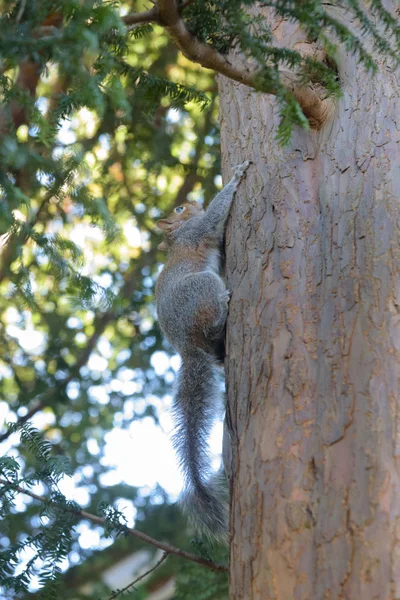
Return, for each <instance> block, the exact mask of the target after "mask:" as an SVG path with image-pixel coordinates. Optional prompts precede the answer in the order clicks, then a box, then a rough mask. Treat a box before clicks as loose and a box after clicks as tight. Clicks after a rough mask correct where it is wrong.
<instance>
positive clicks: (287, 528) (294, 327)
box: [220, 25, 400, 600]
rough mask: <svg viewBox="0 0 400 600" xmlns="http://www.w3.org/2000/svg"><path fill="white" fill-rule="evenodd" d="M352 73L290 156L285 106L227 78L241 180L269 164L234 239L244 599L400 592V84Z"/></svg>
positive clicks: (235, 409)
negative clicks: (324, 117)
mask: <svg viewBox="0 0 400 600" xmlns="http://www.w3.org/2000/svg"><path fill="white" fill-rule="evenodd" d="M285 27H287V29H286V33H285V36H286V35H287V36H288V37H286V39H289V38H290V41H291V44H292V46H293V40H294V41H295V43H298V42H299V36H300V32H299V31H297V32H296V31H295V29H294V26H292V25H291V26H285ZM290 28H291V29H290ZM285 36H284V37H285ZM339 74H340V78H341V83H342V87H343V91H344V96H343V98H342V99H341V100H340V101H339V102H338V105H337V109H336V112H335V115H334V116H333V118H332V119H331V120H330V121H329V122H328V123H327V124H325V125H324V127H323V129H322V130H321V131H319V132H312V133H310V134H308V133H305V132H302V131H295V132H294V135H293V138H292V141H291V143H290V145H289V147H287V148H285V149H284V148H282V147H279V146H278V144H277V143H276V141H275V135H276V128H277V125H278V114H277V108H276V100H275V99H274V98H273V97H272V96H267V95H261V94H257V93H256V92H254V91H252V90H250V89H249V88H247V87H245V86H243V85H241V84H238V83H236V82H233V81H231V80H228V79H226V78H224V77H220V92H221V134H222V153H223V165H224V175H225V178H227V177H228V175H229V174H230V169H231V167H232V166H234V165H235V164H237V163H240V162H241V161H243V160H245V159H250V160H252V161H253V163H254V164H253V166H252V167H251V168H250V170H249V172H248V175H247V177H246V180H245V183H243V184H242V186H241V188H240V190H239V193H238V195H237V197H236V200H235V204H234V207H233V210H232V213H231V215H232V218H231V221H230V225H229V228H228V232H227V275H228V285H229V288H230V289H231V290H232V291H233V295H232V299H231V303H230V314H229V320H228V328H227V352H228V357H227V361H226V365H227V384H228V410H229V416H230V421H231V427H232V431H231V438H232V439H231V443H232V465H231V468H232V471H233V479H232V483H231V492H232V499H231V542H232V543H231V555H230V560H231V596H230V597H231V598H232V599H235V600H241V599H246V600H249V599H262V600H268V599H274V600H291V599H296V600H336V599H350V600H353V599H355V600H361V599H362V600H371V599H379V600H389V599H390V600H394V599H398V598H400V472H399V466H400V465H399V456H400V399H399V376H400V277H399V265H400V247H399V242H400V211H399V200H400V78H399V74H398V73H397V74H396V73H394V72H392V71H390V70H389V69H387V68H386V67H385V66H384V65H382V64H381V63H380V69H379V72H378V74H377V75H376V76H375V78H372V77H370V76H368V75H367V74H366V73H365V72H364V71H363V70H362V68H361V67H360V66H358V65H357V62H356V59H355V58H354V57H352V56H350V55H347V54H342V55H341V57H340V61H339ZM228 165H229V166H228Z"/></svg>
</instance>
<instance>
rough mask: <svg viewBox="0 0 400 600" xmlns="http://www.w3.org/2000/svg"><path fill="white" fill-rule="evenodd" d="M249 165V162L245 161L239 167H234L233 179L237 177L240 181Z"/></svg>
mask: <svg viewBox="0 0 400 600" xmlns="http://www.w3.org/2000/svg"><path fill="white" fill-rule="evenodd" d="M249 165H250V161H249V160H245V162H244V163H242V164H241V165H237V166H236V167H234V168H233V174H234V176H235V177H237V178H238V179H241V178H242V177H243V175H244V173H245V172H246V169H247V168H248V167H249Z"/></svg>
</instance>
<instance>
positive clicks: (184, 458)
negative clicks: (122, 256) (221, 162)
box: [156, 161, 249, 541]
mask: <svg viewBox="0 0 400 600" xmlns="http://www.w3.org/2000/svg"><path fill="white" fill-rule="evenodd" d="M248 166H249V162H248V161H246V162H244V163H243V164H241V165H238V166H237V167H235V168H234V169H233V177H232V179H231V180H230V181H229V183H228V184H227V185H226V186H225V187H224V188H223V189H222V190H221V192H219V193H218V194H217V195H216V196H215V198H214V199H213V200H212V202H211V203H210V204H209V206H208V208H207V210H206V211H204V210H203V208H202V206H201V205H200V204H199V203H198V202H194V201H192V202H185V203H184V204H182V205H181V206H178V207H177V208H175V210H174V211H173V212H172V213H171V214H170V215H169V216H168V217H166V218H165V219H161V220H160V221H158V222H157V226H158V227H159V228H160V229H161V230H162V231H164V232H165V239H164V242H162V243H161V244H160V246H159V248H160V249H162V250H168V259H167V262H166V265H165V267H164V269H163V271H162V272H161V273H160V276H159V278H158V281H157V284H156V302H157V313H158V321H159V325H160V327H161V330H162V332H163V333H164V335H165V337H166V338H167V339H168V341H169V342H170V343H171V345H172V346H173V348H174V349H175V350H176V351H177V352H178V353H179V354H180V356H181V358H182V364H181V367H180V370H179V373H178V377H177V391H176V394H175V399H174V419H175V433H174V436H173V443H174V447H175V450H176V452H177V455H178V458H179V462H180V466H181V469H182V472H183V475H184V480H185V491H184V494H183V497H182V504H183V508H184V510H185V512H186V514H187V515H188V516H189V519H190V521H191V522H192V523H193V525H194V526H195V528H196V529H197V531H199V532H200V533H202V534H205V535H207V536H208V537H209V538H211V539H216V540H218V541H222V540H226V539H227V532H228V503H227V500H226V492H225V487H224V485H223V481H222V478H220V476H218V475H212V474H211V469H210V458H209V450H208V437H209V434H210V431H211V428H212V425H213V423H214V421H215V418H216V416H217V415H218V413H219V412H220V411H221V409H222V405H223V397H222V392H221V386H220V381H219V377H218V373H219V370H220V369H219V365H220V364H221V361H222V360H223V349H224V332H225V323H226V318H227V314H228V303H229V299H230V292H229V291H228V290H227V289H226V286H225V282H224V281H223V279H222V278H221V277H220V275H219V272H220V259H221V249H222V243H223V238H224V230H225V224H226V221H227V218H228V215H229V211H230V208H231V205H232V201H233V197H234V195H235V192H236V190H237V188H238V186H239V183H240V181H241V179H242V177H243V175H244V173H245V171H246V169H247V167H248Z"/></svg>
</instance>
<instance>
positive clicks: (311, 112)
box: [158, 0, 333, 128]
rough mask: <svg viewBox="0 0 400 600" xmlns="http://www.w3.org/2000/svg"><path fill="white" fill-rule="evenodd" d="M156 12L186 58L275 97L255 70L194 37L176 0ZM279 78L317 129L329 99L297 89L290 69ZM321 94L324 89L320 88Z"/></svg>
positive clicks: (328, 110) (166, 1) (166, 0)
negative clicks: (259, 78) (181, 14)
mask: <svg viewBox="0 0 400 600" xmlns="http://www.w3.org/2000/svg"><path fill="white" fill-rule="evenodd" d="M158 12H159V20H160V23H161V25H163V26H164V27H165V29H166V30H167V31H168V33H169V34H170V36H171V38H172V40H173V41H174V43H175V44H176V46H177V47H178V48H179V49H180V50H181V52H182V53H183V54H184V55H185V56H186V58H188V59H189V60H191V61H193V62H196V63H199V64H200V65H201V66H203V67H206V68H207V69H212V70H213V71H216V72H217V73H220V74H221V75H225V77H229V78H230V79H233V80H234V81H238V82H239V83H243V84H244V85H248V86H249V87H252V88H254V89H256V90H259V91H263V92H265V93H269V94H273V95H276V94H277V90H276V89H274V88H273V87H270V88H268V89H264V88H263V87H262V88H260V84H259V83H258V81H257V75H258V73H257V71H255V70H253V69H250V68H249V67H248V66H247V65H246V64H244V63H239V62H238V61H234V60H232V59H231V58H228V57H227V56H225V55H223V54H221V53H220V52H218V51H217V50H216V49H215V48H213V47H212V46H210V45H209V44H205V43H203V42H200V41H199V40H198V39H197V38H195V37H194V36H193V35H192V34H191V33H190V32H189V30H188V29H187V27H186V25H185V23H184V21H183V19H182V18H181V16H180V12H179V7H178V4H177V2H176V0H159V1H158ZM280 76H281V82H282V84H283V85H284V86H285V87H286V88H287V89H288V90H290V91H291V92H292V93H293V95H294V97H295V98H296V100H297V101H298V103H299V104H300V106H301V108H302V110H303V112H304V114H305V115H306V117H308V118H309V120H310V124H311V125H312V126H314V127H316V128H318V127H320V126H321V125H322V123H323V122H324V121H325V120H326V118H327V117H328V116H329V114H330V113H331V110H332V109H333V102H332V100H331V99H330V98H324V97H321V96H320V94H319V90H318V92H317V90H316V89H314V88H313V87H311V86H310V85H308V86H299V85H298V82H297V76H296V74H295V73H293V72H291V71H289V70H281V71H280ZM321 92H324V90H323V89H321Z"/></svg>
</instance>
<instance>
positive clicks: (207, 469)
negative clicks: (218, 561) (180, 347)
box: [173, 349, 228, 541]
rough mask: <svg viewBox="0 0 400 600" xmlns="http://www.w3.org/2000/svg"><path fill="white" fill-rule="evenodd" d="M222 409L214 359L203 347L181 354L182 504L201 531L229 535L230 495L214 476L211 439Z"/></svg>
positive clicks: (178, 440) (177, 438)
mask: <svg viewBox="0 0 400 600" xmlns="http://www.w3.org/2000/svg"><path fill="white" fill-rule="evenodd" d="M221 409H222V392H221V389H220V381H219V378H218V367H217V363H216V361H215V359H214V358H213V356H211V355H210V354H207V353H206V352H204V351H203V350H201V349H193V350H191V352H190V354H185V356H184V357H183V358H182V365H181V368H180V371H179V374H178V384H177V392H176V395H175V404H174V416H175V426H176V429H175V434H174V437H173V441H174V447H175V449H176V451H177V454H178V458H179V462H180V465H181V468H182V471H183V475H184V479H185V488H186V489H185V492H184V494H183V497H182V504H183V508H184V511H185V513H186V514H187V515H188V517H189V519H190V521H191V522H192V523H193V525H194V527H195V528H196V529H197V531H199V533H202V534H205V535H207V536H208V537H209V538H211V539H216V540H218V541H226V540H227V538H228V503H227V498H226V496H227V493H226V490H225V486H224V484H223V479H222V477H221V476H220V475H215V474H214V475H213V474H212V471H211V464H210V463H211V459H210V455H209V447H208V439H209V435H210V432H211V428H212V425H213V423H214V421H215V417H216V416H217V415H218V414H219V413H220V411H221Z"/></svg>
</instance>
